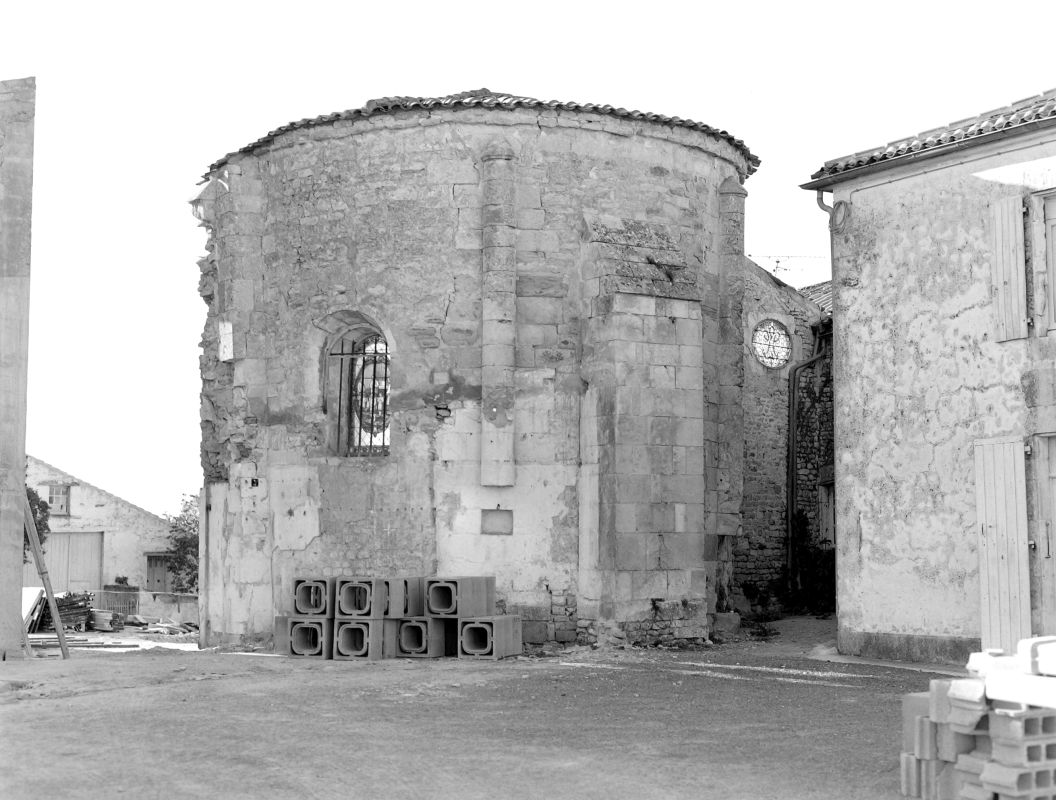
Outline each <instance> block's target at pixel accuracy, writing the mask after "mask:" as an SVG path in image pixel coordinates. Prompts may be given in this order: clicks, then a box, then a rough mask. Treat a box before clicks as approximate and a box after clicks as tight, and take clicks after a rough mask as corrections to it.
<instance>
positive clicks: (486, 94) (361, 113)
mask: <svg viewBox="0 0 1056 800" xmlns="http://www.w3.org/2000/svg"><path fill="white" fill-rule="evenodd" d="M433 108H549V109H554V110H556V111H583V112H587V113H593V114H605V115H608V116H612V117H620V118H623V119H633V120H642V121H643V122H651V123H655V124H657V125H670V126H673V127H678V128H689V129H690V130H695V131H701V132H702V133H708V134H711V135H712V136H716V137H718V138H720V139H723V140H725V141H727V142H729V143H730V144H731V145H733V146H734V147H735V148H737V149H738V150H739V151H740V152H741V154H742V155H743V156H744V157H745V159H746V160H747V162H748V174H749V175H751V174H752V173H753V172H755V170H756V169H757V168H758V167H759V159H758V158H757V157H756V156H754V155H752V153H751V151H749V150H748V147H747V145H745V143H744V142H742V141H741V140H740V139H736V138H734V137H733V136H732V135H730V134H729V133H727V132H726V131H724V130H720V129H718V128H713V127H711V126H710V125H705V124H704V123H702V122H694V121H693V120H691V119H682V118H681V117H665V116H663V115H661V114H651V113H648V112H643V111H628V110H627V109H625V108H613V107H612V106H608V105H604V106H602V105H596V104H594V103H564V102H560V101H557V100H547V101H542V100H536V99H535V98H533V97H522V96H520V95H513V94H506V93H504V92H493V91H491V90H490V89H475V90H473V91H469V92H460V93H458V94H449V95H446V96H444V97H381V98H378V99H376V100H370V101H368V102H367V103H366V105H364V106H363V107H362V108H355V109H351V110H349V111H338V112H335V113H333V114H325V115H323V116H321V117H314V118H312V119H302V120H299V121H297V122H291V123H289V124H287V125H283V126H282V127H281V128H276V129H275V130H273V131H271V132H270V133H268V134H267V135H266V136H262V137H261V138H260V139H257V141H255V142H253V143H251V144H248V145H246V146H245V147H242V148H240V149H239V150H236V151H234V152H232V153H228V154H227V155H226V156H224V157H223V158H221V159H219V160H218V161H216V162H215V163H213V164H211V165H210V167H209V173H211V172H212V171H213V170H215V169H217V168H218V167H221V166H223V165H224V164H225V163H227V161H228V160H229V159H231V158H232V157H233V156H235V155H237V154H238V153H249V152H252V151H253V150H256V149H257V148H258V147H263V146H264V145H267V144H270V143H271V142H273V141H274V140H275V139H276V138H278V137H279V136H281V135H282V134H284V133H289V132H290V131H295V130H300V129H302V128H312V127H316V126H318V125H327V124H330V123H333V122H337V121H339V120H353V119H365V118H367V117H372V116H376V115H378V114H392V113H395V112H397V111H410V110H413V109H425V110H428V109H433ZM207 174H208V173H207Z"/></svg>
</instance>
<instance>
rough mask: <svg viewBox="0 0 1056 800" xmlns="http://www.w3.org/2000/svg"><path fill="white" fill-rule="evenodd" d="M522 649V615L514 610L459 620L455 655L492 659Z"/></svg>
mask: <svg viewBox="0 0 1056 800" xmlns="http://www.w3.org/2000/svg"><path fill="white" fill-rule="evenodd" d="M523 651H524V643H523V641H522V638H521V618H520V617H519V616H517V615H516V614H509V615H504V616H494V617H475V618H469V619H460V620H459V621H458V657H459V658H475V659H485V660H490V661H495V660H498V659H500V658H507V657H509V656H519V655H520V654H521V653H522V652H523Z"/></svg>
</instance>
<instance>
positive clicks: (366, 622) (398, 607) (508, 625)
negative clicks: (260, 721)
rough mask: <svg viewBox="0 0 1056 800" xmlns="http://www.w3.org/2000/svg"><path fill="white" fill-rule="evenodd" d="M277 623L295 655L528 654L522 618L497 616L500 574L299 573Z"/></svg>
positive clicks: (486, 656)
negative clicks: (289, 606)
mask: <svg viewBox="0 0 1056 800" xmlns="http://www.w3.org/2000/svg"><path fill="white" fill-rule="evenodd" d="M293 609H294V613H293V615H291V616H288V617H281V618H279V619H278V620H276V631H277V632H278V633H279V634H280V635H281V634H285V639H286V642H287V643H286V645H285V647H284V648H277V649H279V650H280V651H281V650H282V649H285V651H286V652H288V653H289V655H291V656H303V657H308V658H324V659H335V660H362V659H367V660H376V659H381V658H440V657H443V656H457V657H458V658H470V659H488V660H496V659H500V658H505V657H507V656H513V655H520V653H521V652H522V648H523V645H522V641H521V618H520V617H519V616H516V615H500V616H496V615H494V609H495V578H494V577H490V576H489V577H471V578H297V579H296V580H294V586H293Z"/></svg>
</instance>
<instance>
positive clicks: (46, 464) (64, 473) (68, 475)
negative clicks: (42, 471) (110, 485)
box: [26, 453, 168, 524]
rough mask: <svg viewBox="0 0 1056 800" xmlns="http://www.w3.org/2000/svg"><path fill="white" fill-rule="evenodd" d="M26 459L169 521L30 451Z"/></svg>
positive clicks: (162, 520)
mask: <svg viewBox="0 0 1056 800" xmlns="http://www.w3.org/2000/svg"><path fill="white" fill-rule="evenodd" d="M26 459H27V460H30V461H36V462H37V463H38V464H40V465H41V466H44V467H47V468H48V469H50V470H52V471H53V472H57V473H59V474H60V475H62V476H64V477H66V478H69V479H70V480H71V481H72V482H74V483H75V484H76V485H79V486H91V487H92V488H93V489H95V490H96V491H97V492H100V493H101V494H105V495H106V496H107V497H112V498H114V499H115V500H118V501H120V502H122V503H124V504H125V505H126V506H130V507H132V508H134V509H136V511H142V512H143V513H144V514H146V515H148V516H151V517H154V518H155V519H157V520H159V521H161V522H164V523H166V524H167V523H168V520H167V519H165V517H163V516H161V515H159V514H155V513H154V512H153V511H148V510H147V509H145V508H143V506H137V505H136V504H135V503H133V502H132V501H131V500H126V499H125V498H123V497H118V496H117V495H116V494H114V493H113V492H108V491H106V489H103V488H101V487H99V486H96V485H95V484H94V483H92V482H91V481H86V480H84V479H83V478H78V477H77V476H76V475H73V474H71V473H69V472H67V471H66V470H64V469H59V468H58V467H56V466H55V465H54V464H49V463H48V462H47V461H45V460H44V459H42V458H37V457H36V456H32V455H30V454H29V453H26Z"/></svg>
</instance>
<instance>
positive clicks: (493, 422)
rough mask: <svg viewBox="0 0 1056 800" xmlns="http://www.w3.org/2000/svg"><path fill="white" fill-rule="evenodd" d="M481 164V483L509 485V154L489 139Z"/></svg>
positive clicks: (512, 287) (512, 302) (512, 304)
mask: <svg viewBox="0 0 1056 800" xmlns="http://www.w3.org/2000/svg"><path fill="white" fill-rule="evenodd" d="M481 160H482V162H483V165H482V175H483V177H482V180H483V198H484V207H483V219H482V224H481V229H482V239H483V258H482V271H483V292H482V296H483V313H482V326H483V330H482V332H481V334H482V335H481V342H482V345H483V350H482V356H481V401H480V409H481V419H480V428H481V430H480V433H481V439H480V483H481V485H482V486H513V485H514V480H515V477H516V475H515V467H514V460H513V442H514V429H513V398H514V385H513V371H514V342H515V339H516V333H515V331H516V326H515V324H514V321H515V314H516V307H517V306H516V304H517V296H516V283H517V261H516V258H517V256H516V250H515V244H516V242H515V238H516V231H515V228H514V216H513V205H514V204H513V194H514V181H513V150H512V149H511V148H510V145H509V143H508V142H506V141H505V140H504V139H495V140H493V141H492V142H491V143H490V144H489V145H488V147H487V149H486V150H485V151H484V153H483V155H482V157H481Z"/></svg>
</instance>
